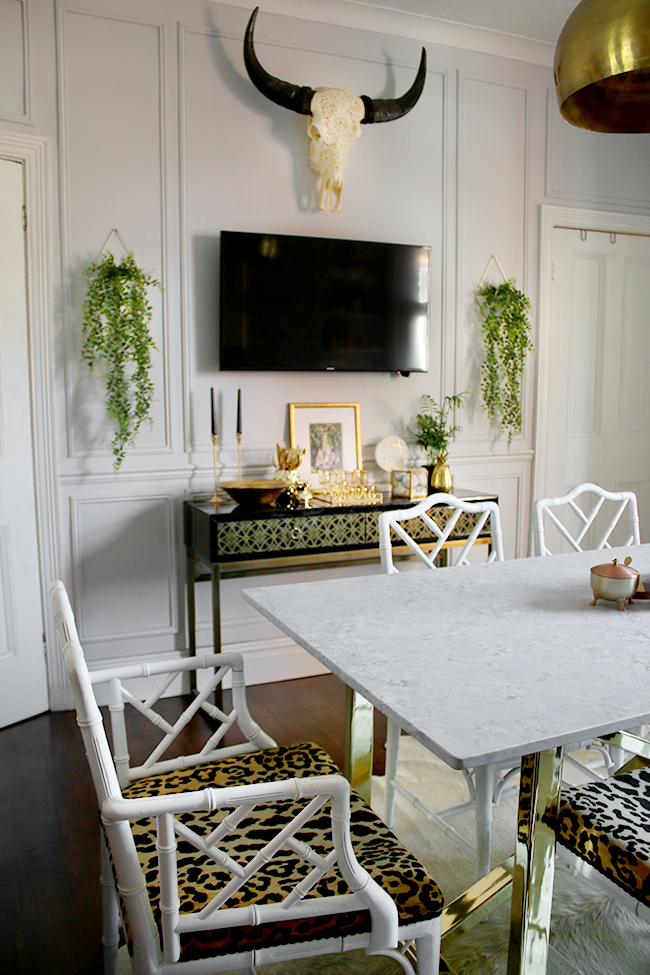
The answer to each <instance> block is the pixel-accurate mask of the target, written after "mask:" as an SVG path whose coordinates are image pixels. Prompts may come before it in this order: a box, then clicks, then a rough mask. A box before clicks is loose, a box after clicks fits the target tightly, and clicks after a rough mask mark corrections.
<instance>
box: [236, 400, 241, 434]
mask: <svg viewBox="0 0 650 975" xmlns="http://www.w3.org/2000/svg"><path fill="white" fill-rule="evenodd" d="M237 436H239V437H241V389H238V390H237Z"/></svg>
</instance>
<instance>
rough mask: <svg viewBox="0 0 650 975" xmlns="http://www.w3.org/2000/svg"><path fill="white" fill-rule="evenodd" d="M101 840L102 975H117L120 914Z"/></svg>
mask: <svg viewBox="0 0 650 975" xmlns="http://www.w3.org/2000/svg"><path fill="white" fill-rule="evenodd" d="M100 840H101V875H100V879H101V885H102V921H103V933H102V944H103V945H104V975H117V949H118V948H119V946H120V912H119V908H118V904H117V895H116V893H115V882H114V880H113V871H112V870H111V864H110V860H109V858H108V850H107V849H106V841H105V839H104V835H103V834H102V835H101V837H100Z"/></svg>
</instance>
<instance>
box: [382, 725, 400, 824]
mask: <svg viewBox="0 0 650 975" xmlns="http://www.w3.org/2000/svg"><path fill="white" fill-rule="evenodd" d="M399 738H400V727H399V725H397V724H395V722H394V721H391V719H390V718H389V719H388V722H387V725H386V777H385V782H386V795H385V796H384V822H385V823H386V825H387V826H392V825H393V819H394V818H395V786H394V785H393V782H394V781H395V777H396V775H397V759H398V758H399Z"/></svg>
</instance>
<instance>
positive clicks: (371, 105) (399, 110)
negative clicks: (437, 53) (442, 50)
mask: <svg viewBox="0 0 650 975" xmlns="http://www.w3.org/2000/svg"><path fill="white" fill-rule="evenodd" d="M426 76H427V52H426V51H425V50H424V48H422V57H421V58H420V67H419V68H418V73H417V75H416V76H415V81H414V82H413V84H412V85H411V87H410V88H409V90H408V91H407V92H406V94H405V95H402V97H401V98H369V96H368V95H362V96H361V101H362V102H363V104H364V105H365V106H366V114H365V115H364V117H363V118H362V119H361V124H362V125H370V124H371V123H372V122H392V121H393V119H396V118H401V117H402V115H406V113H407V112H410V111H411V109H412V108H413V107H414V105H415V104H416V102H417V100H418V98H419V97H420V95H421V94H422V89H423V88H424V82H425V79H426Z"/></svg>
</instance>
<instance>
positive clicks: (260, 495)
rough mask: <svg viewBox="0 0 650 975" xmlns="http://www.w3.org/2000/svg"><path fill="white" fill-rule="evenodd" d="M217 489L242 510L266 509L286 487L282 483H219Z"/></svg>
mask: <svg viewBox="0 0 650 975" xmlns="http://www.w3.org/2000/svg"><path fill="white" fill-rule="evenodd" d="M219 487H220V488H223V490H224V491H225V492H226V494H229V495H230V497H231V498H232V499H233V501H236V502H237V504H240V505H241V506H242V508H266V507H268V506H269V505H271V504H273V502H274V501H275V499H276V498H278V497H279V496H280V495H281V494H282V492H283V491H286V489H287V485H286V484H284V483H283V482H282V481H262V480H260V481H244V480H242V481H220V482H219Z"/></svg>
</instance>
